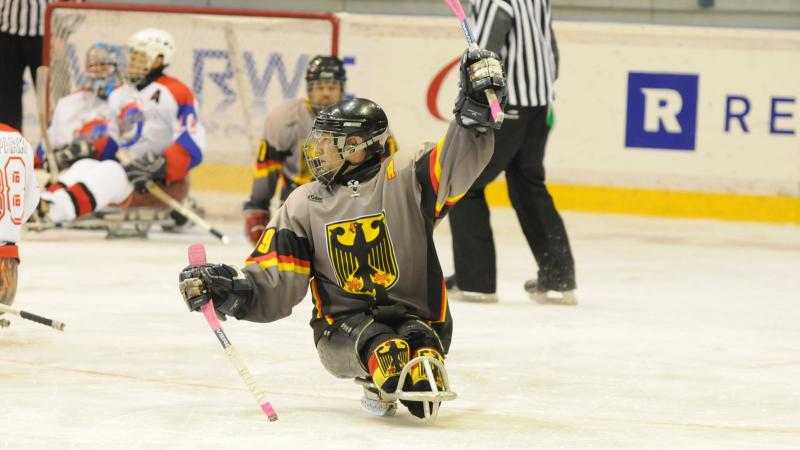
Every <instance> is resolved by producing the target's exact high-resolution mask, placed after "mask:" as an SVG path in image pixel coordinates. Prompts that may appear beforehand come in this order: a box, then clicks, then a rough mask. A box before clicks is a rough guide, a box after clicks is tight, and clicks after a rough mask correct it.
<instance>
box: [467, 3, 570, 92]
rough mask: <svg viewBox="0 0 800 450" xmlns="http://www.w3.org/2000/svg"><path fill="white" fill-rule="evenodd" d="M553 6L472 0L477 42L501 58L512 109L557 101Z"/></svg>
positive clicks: (548, 4) (547, 4)
mask: <svg viewBox="0 0 800 450" xmlns="http://www.w3.org/2000/svg"><path fill="white" fill-rule="evenodd" d="M550 3H551V0H471V13H472V20H473V21H474V23H475V39H476V40H477V42H478V45H479V46H480V47H481V48H488V49H489V50H492V51H495V52H498V53H499V54H500V58H501V59H502V60H503V65H504V68H505V70H506V81H507V82H508V103H509V104H510V105H515V106H543V105H546V104H548V103H550V102H551V101H553V99H554V98H555V97H554V92H553V82H554V81H555V78H556V74H557V67H556V59H557V51H558V50H557V47H556V42H555V36H554V35H553V30H552V27H551V15H550ZM498 32H499V40H498ZM490 37H491V39H490ZM492 46H496V47H497V48H492Z"/></svg>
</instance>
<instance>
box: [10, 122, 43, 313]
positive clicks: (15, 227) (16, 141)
mask: <svg viewBox="0 0 800 450" xmlns="http://www.w3.org/2000/svg"><path fill="white" fill-rule="evenodd" d="M33 165H34V152H33V149H32V148H31V146H30V145H29V144H28V142H27V141H26V140H25V139H24V138H23V137H22V135H21V134H20V133H19V131H17V130H15V129H13V128H11V127H9V126H8V125H5V124H2V123H0V169H2V170H0V185H2V186H4V187H3V189H2V191H3V195H1V196H0V303H2V304H4V305H7V306H11V304H12V303H14V297H15V295H16V293H17V266H18V265H19V249H18V248H17V243H18V242H19V240H20V227H21V226H22V224H23V223H25V221H27V220H28V217H30V215H31V213H33V211H34V210H36V205H37V204H38V203H39V185H38V183H37V182H36V175H35V174H34V173H33ZM2 314H3V313H1V312H0V316H1V315H2ZM8 325H9V322H8V320H7V319H4V318H2V317H0V327H7V326H8Z"/></svg>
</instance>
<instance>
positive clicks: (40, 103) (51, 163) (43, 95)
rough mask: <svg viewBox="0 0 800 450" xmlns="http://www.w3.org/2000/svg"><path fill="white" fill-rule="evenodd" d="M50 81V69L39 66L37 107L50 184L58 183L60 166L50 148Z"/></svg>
mask: <svg viewBox="0 0 800 450" xmlns="http://www.w3.org/2000/svg"><path fill="white" fill-rule="evenodd" d="M49 79H50V68H49V67H47V66H39V68H38V69H36V106H37V108H38V109H39V130H40V131H41V133H42V148H43V149H44V157H45V158H46V159H47V173H48V175H50V182H51V183H55V182H56V181H58V166H56V157H55V155H54V154H53V147H51V146H50V136H49V135H48V134H47V115H48V114H47V86H48V81H49ZM42 162H44V161H42Z"/></svg>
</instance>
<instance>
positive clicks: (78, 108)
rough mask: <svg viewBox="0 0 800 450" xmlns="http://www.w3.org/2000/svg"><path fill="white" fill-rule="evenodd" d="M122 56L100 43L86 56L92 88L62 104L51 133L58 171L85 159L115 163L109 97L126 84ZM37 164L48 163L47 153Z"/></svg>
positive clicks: (39, 154) (39, 153) (39, 156)
mask: <svg viewBox="0 0 800 450" xmlns="http://www.w3.org/2000/svg"><path fill="white" fill-rule="evenodd" d="M119 58H120V55H119V54H118V53H117V51H116V50H114V49H113V48H111V47H110V46H109V45H107V44H105V43H103V42H98V43H96V44H94V45H92V46H91V47H89V50H88V51H87V52H86V78H87V80H88V84H87V85H86V86H83V87H82V88H80V89H78V90H77V91H75V92H73V93H71V94H69V95H66V96H64V97H62V98H61V99H59V100H58V103H56V107H55V109H54V110H53V118H52V119H51V121H50V126H49V127H48V129H47V134H48V137H49V141H50V145H52V146H53V149H54V150H53V155H54V156H55V160H56V164H57V165H58V170H59V171H62V170H65V169H67V168H68V167H70V166H71V165H72V164H73V163H74V162H76V161H77V160H79V159H82V158H95V159H98V160H100V161H104V160H107V159H113V158H114V154H115V153H116V151H117V143H116V141H114V140H113V139H109V136H108V125H109V123H110V122H111V121H112V120H114V119H113V114H112V112H111V108H110V107H109V106H108V96H109V95H110V94H111V92H112V91H113V90H114V89H116V88H117V87H118V86H119V85H120V84H121V83H122V77H121V76H120V73H119ZM36 158H37V164H39V163H40V162H41V161H45V162H46V160H47V159H46V158H45V156H44V149H43V147H42V146H41V145H40V146H39V148H38V149H37V155H36Z"/></svg>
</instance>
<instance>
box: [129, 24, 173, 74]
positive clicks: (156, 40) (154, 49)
mask: <svg viewBox="0 0 800 450" xmlns="http://www.w3.org/2000/svg"><path fill="white" fill-rule="evenodd" d="M128 46H129V47H130V48H131V50H132V51H137V52H142V53H144V54H145V55H147V67H151V66H152V65H153V62H154V61H155V60H156V58H158V57H159V56H161V57H162V62H163V64H164V65H165V66H166V65H167V64H169V63H171V62H172V57H173V55H175V39H174V38H173V37H172V35H171V34H169V33H167V32H166V31H164V30H159V29H158V28H145V29H144V30H139V31H137V32H136V33H133V35H132V36H131V37H130V38H128Z"/></svg>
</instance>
